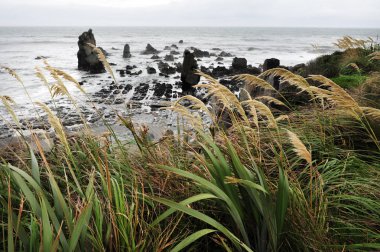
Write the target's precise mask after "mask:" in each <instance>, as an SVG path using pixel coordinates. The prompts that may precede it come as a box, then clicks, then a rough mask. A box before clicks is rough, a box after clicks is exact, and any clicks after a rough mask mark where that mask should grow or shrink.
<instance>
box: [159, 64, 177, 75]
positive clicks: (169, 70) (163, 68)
mask: <svg viewBox="0 0 380 252" xmlns="http://www.w3.org/2000/svg"><path fill="white" fill-rule="evenodd" d="M158 70H160V72H161V73H162V74H164V75H170V74H175V73H176V68H175V67H172V66H170V65H169V64H168V63H165V62H163V61H160V62H158Z"/></svg>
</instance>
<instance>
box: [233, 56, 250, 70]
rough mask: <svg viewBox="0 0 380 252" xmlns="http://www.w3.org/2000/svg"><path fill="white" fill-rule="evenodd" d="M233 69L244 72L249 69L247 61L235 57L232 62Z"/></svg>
mask: <svg viewBox="0 0 380 252" xmlns="http://www.w3.org/2000/svg"><path fill="white" fill-rule="evenodd" d="M232 68H233V69H235V70H242V69H246V68H247V59H245V58H237V57H235V58H234V59H233V60H232Z"/></svg>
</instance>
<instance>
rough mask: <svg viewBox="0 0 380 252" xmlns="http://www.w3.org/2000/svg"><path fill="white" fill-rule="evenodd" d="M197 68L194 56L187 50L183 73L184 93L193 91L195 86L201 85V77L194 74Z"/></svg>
mask: <svg viewBox="0 0 380 252" xmlns="http://www.w3.org/2000/svg"><path fill="white" fill-rule="evenodd" d="M197 68H198V64H197V61H196V60H195V57H194V54H193V53H191V52H190V51H188V50H185V52H184V55H183V64H182V71H181V81H182V91H184V92H185V91H191V90H192V89H193V86H194V85H196V84H198V83H199V81H200V76H199V75H197V74H195V73H194V70H196V69H197Z"/></svg>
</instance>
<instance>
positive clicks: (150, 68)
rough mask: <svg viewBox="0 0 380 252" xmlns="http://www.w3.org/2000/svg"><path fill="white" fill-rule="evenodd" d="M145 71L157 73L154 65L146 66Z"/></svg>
mask: <svg viewBox="0 0 380 252" xmlns="http://www.w3.org/2000/svg"><path fill="white" fill-rule="evenodd" d="M146 71H147V73H148V74H155V73H157V71H156V69H155V68H154V67H147V68H146Z"/></svg>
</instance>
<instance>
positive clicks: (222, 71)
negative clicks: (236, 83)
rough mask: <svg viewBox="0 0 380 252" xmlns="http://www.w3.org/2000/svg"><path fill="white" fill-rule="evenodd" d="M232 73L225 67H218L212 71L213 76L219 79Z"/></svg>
mask: <svg viewBox="0 0 380 252" xmlns="http://www.w3.org/2000/svg"><path fill="white" fill-rule="evenodd" d="M231 74H232V71H231V70H230V69H228V68H226V67H224V66H217V67H216V68H214V69H213V70H212V76H214V77H216V78H218V77H222V76H227V75H231Z"/></svg>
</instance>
